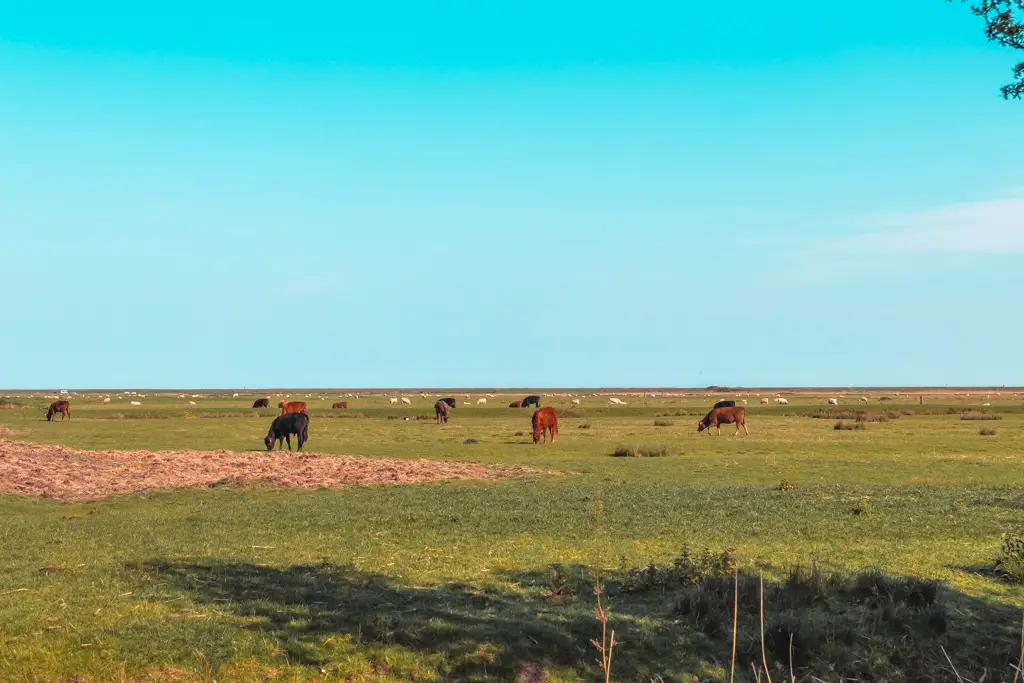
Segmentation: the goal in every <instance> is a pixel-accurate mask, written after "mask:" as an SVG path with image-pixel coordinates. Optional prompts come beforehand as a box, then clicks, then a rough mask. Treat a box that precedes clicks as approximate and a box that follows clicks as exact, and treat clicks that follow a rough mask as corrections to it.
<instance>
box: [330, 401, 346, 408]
mask: <svg viewBox="0 0 1024 683" xmlns="http://www.w3.org/2000/svg"><path fill="white" fill-rule="evenodd" d="M331 407H332V408H348V401H338V402H337V403H335V404H334V405H333V406H331Z"/></svg>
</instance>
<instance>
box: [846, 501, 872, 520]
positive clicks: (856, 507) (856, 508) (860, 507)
mask: <svg viewBox="0 0 1024 683" xmlns="http://www.w3.org/2000/svg"><path fill="white" fill-rule="evenodd" d="M869 512H871V506H870V505H868V502H867V501H866V500H858V501H857V502H855V503H854V504H853V507H852V508H850V513H851V514H853V515H854V516H855V517H863V516H864V515H867V514H868V513H869Z"/></svg>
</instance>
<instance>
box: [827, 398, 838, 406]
mask: <svg viewBox="0 0 1024 683" xmlns="http://www.w3.org/2000/svg"><path fill="white" fill-rule="evenodd" d="M828 404H829V405H830V406H837V405H839V399H838V398H830V399H829V400H828Z"/></svg>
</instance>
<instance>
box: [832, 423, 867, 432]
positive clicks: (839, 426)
mask: <svg viewBox="0 0 1024 683" xmlns="http://www.w3.org/2000/svg"><path fill="white" fill-rule="evenodd" d="M832 428H833V429H835V430H837V431H839V430H848V431H853V430H861V429H867V428H868V427H867V425H866V424H864V423H863V422H844V421H843V420H839V422H836V424H835V426H833V427H832Z"/></svg>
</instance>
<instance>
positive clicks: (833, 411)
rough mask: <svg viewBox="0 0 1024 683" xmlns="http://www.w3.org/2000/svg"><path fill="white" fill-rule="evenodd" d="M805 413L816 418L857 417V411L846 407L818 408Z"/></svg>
mask: <svg viewBox="0 0 1024 683" xmlns="http://www.w3.org/2000/svg"><path fill="white" fill-rule="evenodd" d="M806 415H807V417H813V418H815V419H817V420H854V419H856V418H857V411H856V410H850V409H848V408H818V409H817V410H812V411H810V412H809V413H806Z"/></svg>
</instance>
